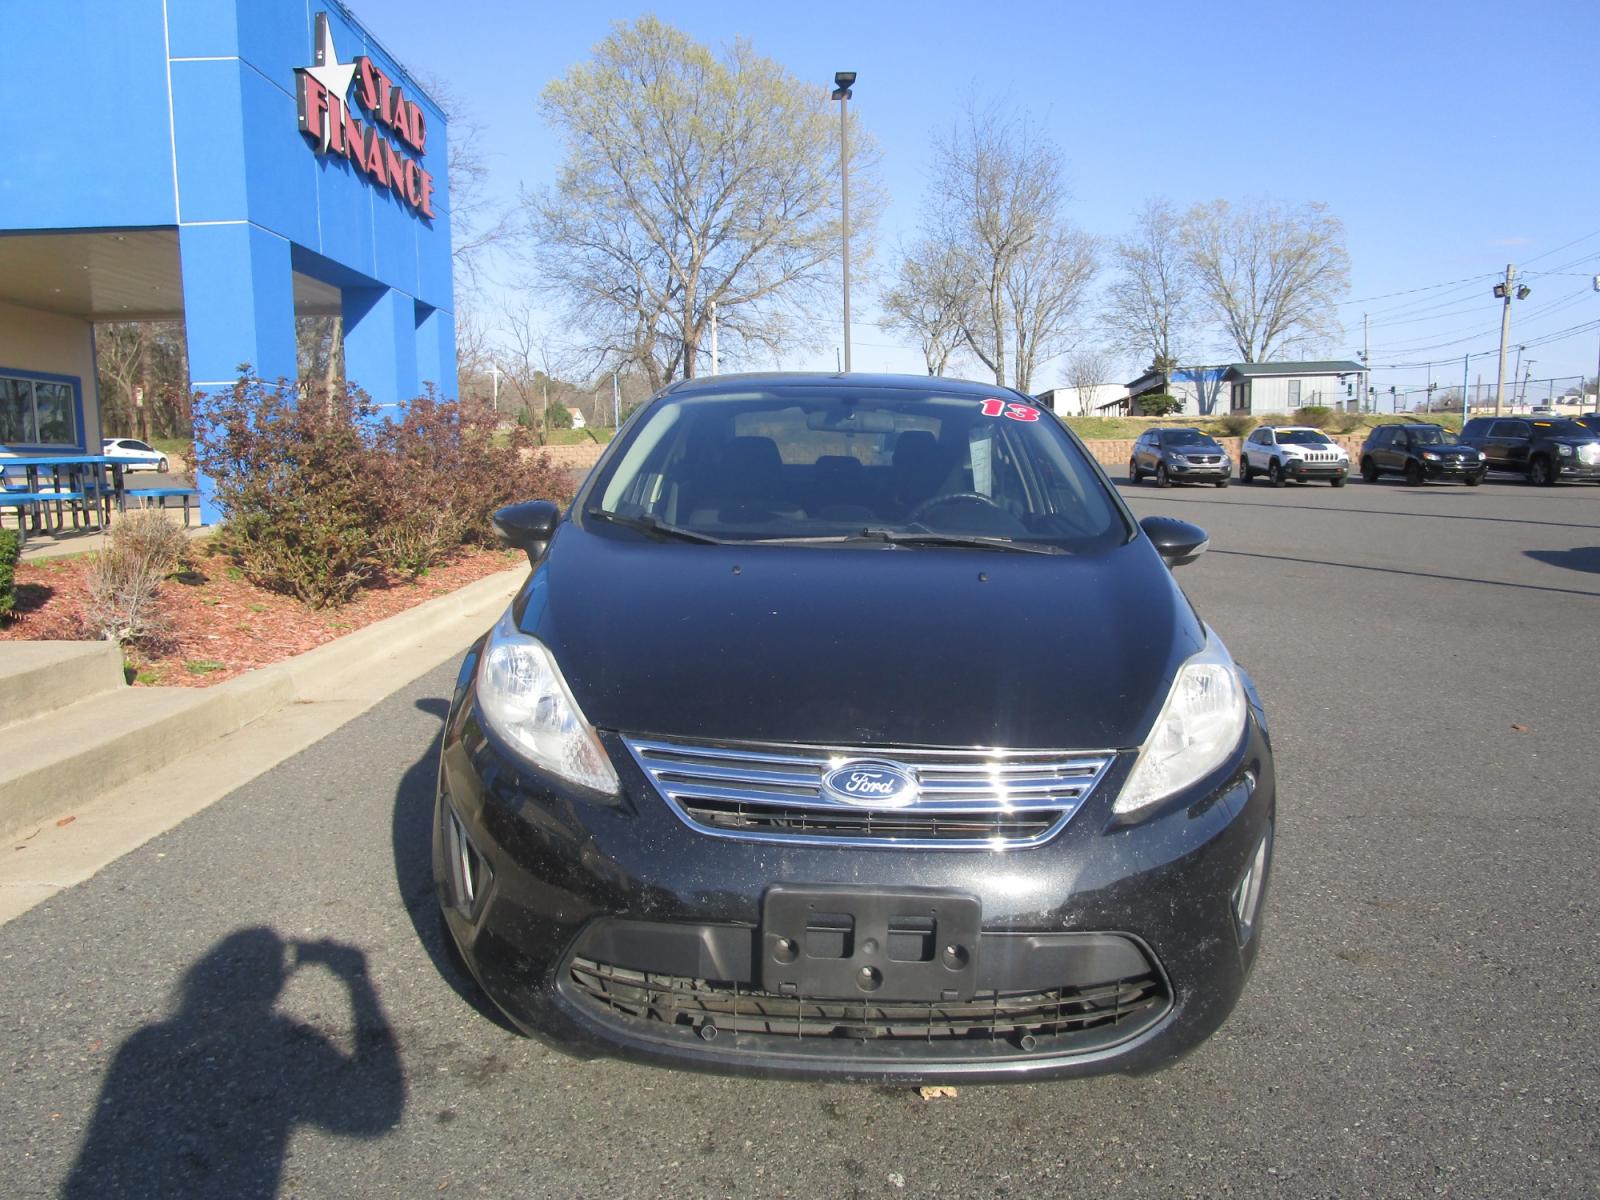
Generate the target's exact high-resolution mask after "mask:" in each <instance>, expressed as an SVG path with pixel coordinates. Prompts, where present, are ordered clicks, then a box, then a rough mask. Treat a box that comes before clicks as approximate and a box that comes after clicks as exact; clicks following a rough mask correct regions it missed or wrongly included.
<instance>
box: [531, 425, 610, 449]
mask: <svg viewBox="0 0 1600 1200" xmlns="http://www.w3.org/2000/svg"><path fill="white" fill-rule="evenodd" d="M616 432H617V431H616V430H615V429H612V428H611V427H610V426H609V425H602V426H600V427H599V428H591V429H552V430H550V436H549V437H548V438H547V439H546V442H547V444H549V445H551V446H582V445H585V444H587V443H591V442H593V443H596V444H598V445H601V446H603V445H605V444H606V443H607V442H609V441H610V440H611V439H612V438H613V437H614V436H615V435H616Z"/></svg>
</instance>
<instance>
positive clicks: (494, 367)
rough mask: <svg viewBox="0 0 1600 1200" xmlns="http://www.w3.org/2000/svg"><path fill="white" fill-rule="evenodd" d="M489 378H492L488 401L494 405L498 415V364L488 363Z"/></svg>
mask: <svg viewBox="0 0 1600 1200" xmlns="http://www.w3.org/2000/svg"><path fill="white" fill-rule="evenodd" d="M489 378H490V379H491V380H493V383H492V385H491V389H490V393H489V394H490V397H491V399H490V403H491V404H492V405H493V406H494V412H495V415H496V416H499V415H500V364H499V363H490V364H489Z"/></svg>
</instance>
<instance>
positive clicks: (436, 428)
mask: <svg viewBox="0 0 1600 1200" xmlns="http://www.w3.org/2000/svg"><path fill="white" fill-rule="evenodd" d="M196 413H197V418H196V422H195V425H196V428H195V456H196V461H197V463H198V465H199V467H200V469H201V471H203V472H204V473H205V474H206V475H207V476H209V477H210V479H211V480H212V482H213V485H214V486H215V488H216V502H217V506H218V507H219V508H220V509H221V510H222V513H223V516H224V519H225V524H224V528H223V534H222V537H223V541H222V545H223V546H224V547H225V548H226V550H227V551H228V552H229V553H230V554H231V555H232V556H233V558H234V560H235V561H236V562H237V563H238V565H239V567H240V569H241V570H243V571H244V573H245V575H246V576H247V577H248V578H249V579H250V580H251V581H252V582H254V583H257V584H259V585H260V586H262V587H266V588H270V589H272V590H274V591H281V592H287V593H289V594H291V595H294V596H296V597H298V598H299V599H300V600H302V601H304V602H305V603H306V604H309V605H310V606H312V607H313V608H321V607H324V606H327V605H334V604H341V603H343V602H345V601H346V600H348V599H350V598H351V597H352V596H353V595H355V593H356V591H357V590H359V589H360V588H361V587H362V586H364V585H366V584H367V583H369V582H372V581H374V580H376V579H378V578H380V577H381V576H383V575H385V574H387V573H391V572H393V573H398V574H405V575H416V574H419V573H421V572H423V571H425V570H427V569H428V568H429V567H430V566H433V565H434V564H435V563H438V562H440V561H441V560H442V559H443V558H445V556H447V555H448V554H449V553H450V552H451V551H452V550H454V549H455V548H456V547H457V546H460V545H463V544H472V545H492V544H493V535H492V533H491V530H490V526H489V518H490V515H491V514H492V513H493V512H494V510H495V509H497V508H499V507H501V506H503V505H505V504H509V503H511V502H512V501H514V500H527V499H533V498H542V499H550V500H560V501H564V500H566V499H568V498H569V497H570V496H571V494H572V486H571V484H570V482H569V481H568V479H567V477H566V475H565V474H564V473H562V472H561V471H560V470H558V469H557V468H555V467H552V466H551V465H550V460H549V458H548V457H547V456H546V455H545V454H543V453H541V452H538V451H537V450H536V447H535V446H534V444H533V437H532V434H531V432H530V431H529V430H526V429H522V428H519V427H516V426H512V427H509V428H505V429H502V428H499V427H498V425H497V422H496V419H495V417H494V415H493V414H492V413H489V412H487V411H486V410H483V409H481V408H472V407H465V408H464V407H463V406H462V405H460V404H459V403H457V402H456V401H453V400H440V399H438V398H436V397H435V396H433V395H432V394H429V395H426V396H422V397H419V398H418V399H416V400H413V401H411V402H410V404H408V405H407V406H406V409H405V413H404V416H403V417H402V418H401V419H400V420H399V421H386V420H383V419H382V418H380V417H378V416H377V414H376V411H375V410H374V408H373V406H372V404H371V402H370V401H369V400H368V398H367V396H366V395H365V393H363V392H361V391H360V389H358V388H344V389H334V390H332V391H331V392H330V391H327V390H324V389H322V388H320V387H317V386H314V385H310V384H300V385H296V384H292V383H288V382H285V381H282V380H280V381H279V382H278V383H277V385H275V386H274V385H268V384H264V383H263V382H262V381H261V380H259V379H256V378H255V377H254V376H250V375H246V376H244V377H243V378H241V379H240V380H239V382H238V383H237V384H236V385H235V386H234V387H233V389H232V390H231V392H229V393H227V394H225V395H221V396H210V397H197V398H196Z"/></svg>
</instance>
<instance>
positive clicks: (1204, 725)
mask: <svg viewBox="0 0 1600 1200" xmlns="http://www.w3.org/2000/svg"><path fill="white" fill-rule="evenodd" d="M1246 712H1247V703H1246V700H1245V695H1244V684H1243V682H1242V681H1241V680H1240V679H1239V670H1238V668H1237V667H1235V666H1234V665H1233V659H1232V658H1231V657H1230V656H1229V655H1228V649H1227V647H1226V646H1224V645H1223V644H1222V642H1221V640H1220V639H1218V637H1217V636H1216V635H1215V634H1214V633H1212V632H1211V631H1210V630H1207V631H1206V644H1205V646H1204V647H1203V648H1202V649H1201V650H1200V652H1199V653H1198V654H1196V655H1194V657H1192V658H1191V659H1189V661H1188V662H1186V663H1184V664H1183V666H1182V667H1180V668H1179V670H1178V677H1177V678H1176V679H1175V680H1173V682H1172V691H1171V692H1169V693H1168V694H1167V702H1166V703H1165V704H1164V705H1162V707H1161V715H1160V716H1159V717H1157V718H1156V723H1155V727H1154V728H1153V729H1151V730H1150V736H1149V737H1147V738H1145V741H1144V745H1143V746H1142V747H1140V749H1139V758H1138V761H1137V762H1135V763H1134V764H1133V771H1132V772H1131V773H1130V774H1129V775H1128V782H1127V783H1125V784H1123V786H1122V792H1121V794H1120V795H1119V796H1118V797H1117V802H1116V804H1115V805H1113V806H1112V811H1113V812H1116V813H1120V814H1128V813H1135V812H1138V811H1140V810H1141V809H1145V808H1148V807H1150V806H1151V805H1152V804H1156V803H1158V802H1159V801H1161V800H1165V799H1166V798H1167V797H1168V796H1170V795H1172V794H1173V793H1174V792H1178V791H1181V790H1182V789H1184V788H1186V787H1188V786H1190V785H1191V784H1193V783H1194V782H1196V781H1197V780H1200V779H1203V778H1205V776H1206V775H1208V774H1209V773H1210V772H1212V771H1215V770H1216V769H1217V768H1218V767H1220V766H1221V765H1222V764H1223V763H1224V762H1225V761H1227V758H1228V755H1230V754H1232V753H1233V751H1234V748H1235V747H1236V746H1238V744H1239V738H1240V737H1241V736H1242V735H1243V733H1244V724H1245V714H1246Z"/></svg>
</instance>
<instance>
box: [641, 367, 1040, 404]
mask: <svg viewBox="0 0 1600 1200" xmlns="http://www.w3.org/2000/svg"><path fill="white" fill-rule="evenodd" d="M760 384H767V385H770V386H773V387H815V388H830V389H834V390H837V389H838V388H839V387H840V386H841V385H843V386H847V387H850V388H852V389H856V390H860V391H873V390H885V391H913V390H914V391H918V392H921V393H923V394H926V393H927V392H928V391H929V390H930V389H931V390H934V391H939V392H943V393H944V394H946V395H957V396H974V397H977V398H979V399H981V398H983V397H985V396H998V395H1005V396H1018V395H1021V393H1019V392H1017V391H1015V390H1013V389H1012V388H1008V387H1002V386H1001V385H999V384H997V383H980V382H978V381H976V380H972V379H952V378H950V377H949V376H945V375H940V376H929V375H882V374H872V373H868V372H864V371H849V372H843V373H839V372H822V371H749V372H744V373H741V374H736V375H702V376H699V377H697V378H695V379H680V380H678V381H677V382H676V383H672V384H668V385H667V387H665V388H664V389H662V392H661V393H660V394H661V395H670V396H696V395H706V396H714V395H716V394H718V393H719V392H736V391H740V390H743V389H747V388H749V387H750V386H751V385H760ZM1028 399H1029V400H1030V401H1031V400H1032V398H1031V397H1029V398H1028Z"/></svg>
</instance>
